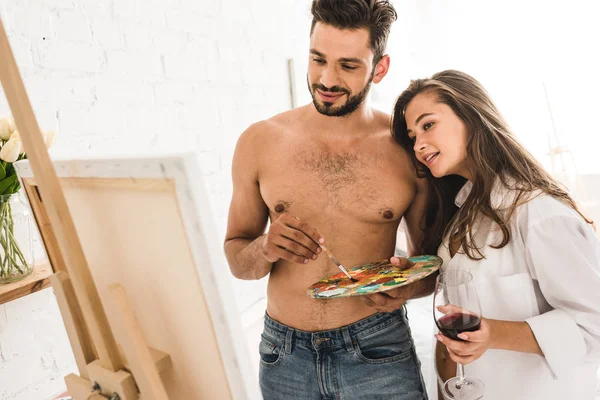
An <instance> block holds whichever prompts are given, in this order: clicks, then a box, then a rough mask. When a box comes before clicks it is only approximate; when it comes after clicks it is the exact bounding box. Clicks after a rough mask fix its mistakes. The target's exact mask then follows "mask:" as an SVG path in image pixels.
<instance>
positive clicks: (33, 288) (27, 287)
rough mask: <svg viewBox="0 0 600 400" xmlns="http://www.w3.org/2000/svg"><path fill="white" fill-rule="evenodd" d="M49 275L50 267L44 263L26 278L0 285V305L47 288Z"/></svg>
mask: <svg viewBox="0 0 600 400" xmlns="http://www.w3.org/2000/svg"><path fill="white" fill-rule="evenodd" d="M50 275H52V267H51V266H50V264H49V263H48V262H47V261H46V262H43V263H40V264H38V265H36V266H35V269H34V270H33V272H32V273H31V274H30V275H29V276H28V277H27V278H25V279H23V280H21V281H18V282H14V283H7V284H0V304H4V303H8V302H9V301H12V300H15V299H18V298H20V297H23V296H27V295H28V294H31V293H35V292H37V291H39V290H42V289H44V288H47V287H49V286H50Z"/></svg>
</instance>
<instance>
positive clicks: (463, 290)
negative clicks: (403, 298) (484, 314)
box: [433, 270, 485, 400]
mask: <svg viewBox="0 0 600 400" xmlns="http://www.w3.org/2000/svg"><path fill="white" fill-rule="evenodd" d="M433 318H434V320H435V324H436V325H437V327H438V328H439V330H440V332H441V333H442V334H443V335H444V336H446V337H448V338H450V339H452V340H458V341H463V340H462V339H460V338H459V337H458V335H459V334H460V333H462V332H473V331H476V330H478V329H479V326H480V325H481V305H480V304H479V297H478V296H477V290H476V289H475V284H474V283H473V275H471V274H470V273H468V272H466V271H458V270H454V271H448V272H443V273H441V274H440V275H438V277H437V279H436V282H435V292H434V296H433ZM484 391H485V384H484V383H483V382H482V381H480V380H479V379H474V378H467V377H465V371H464V366H463V365H461V364H458V376H456V377H454V378H450V379H448V380H447V381H446V382H445V383H444V387H443V389H442V392H443V393H444V396H446V397H447V398H448V399H462V400H477V399H481V398H483V393H484Z"/></svg>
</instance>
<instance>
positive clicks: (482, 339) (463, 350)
mask: <svg viewBox="0 0 600 400" xmlns="http://www.w3.org/2000/svg"><path fill="white" fill-rule="evenodd" d="M458 337H459V338H461V339H462V340H464V342H461V341H458V340H452V339H450V338H448V337H446V336H444V335H442V334H441V333H438V334H437V335H435V338H436V339H437V340H439V341H440V342H441V343H443V344H444V345H446V348H447V349H448V354H450V358H451V359H452V360H454V361H455V362H457V363H459V364H462V365H467V364H470V363H472V362H473V361H475V360H477V359H478V358H479V357H481V356H482V355H483V353H485V352H486V351H487V350H488V349H489V348H491V340H490V337H491V324H490V323H489V322H488V320H487V319H485V318H482V319H481V326H480V328H479V330H477V331H475V332H463V333H461V334H459V335H458Z"/></svg>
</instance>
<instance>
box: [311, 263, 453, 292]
mask: <svg viewBox="0 0 600 400" xmlns="http://www.w3.org/2000/svg"><path fill="white" fill-rule="evenodd" d="M409 260H410V261H412V262H414V263H415V265H413V266H412V267H411V268H409V269H405V270H403V271H402V270H400V269H399V268H397V267H395V266H393V265H392V264H391V263H390V261H389V260H383V261H379V262H374V263H368V264H363V265H359V266H357V267H354V268H350V269H349V270H348V272H349V273H350V275H352V277H353V278H354V279H357V280H358V282H353V281H351V280H350V279H348V278H347V277H346V275H344V274H343V273H341V272H340V273H338V274H335V275H332V276H330V277H328V278H325V279H321V280H320V281H318V282H316V283H314V284H313V285H312V286H311V287H309V288H308V290H307V291H306V293H307V294H308V295H309V296H310V297H313V298H315V299H334V298H339V297H350V296H361V295H365V294H371V293H378V292H384V291H386V290H391V289H395V288H398V287H400V286H404V285H408V284H410V283H413V282H415V281H418V280H419V279H423V278H425V277H426V276H428V275H431V274H432V273H434V272H435V271H437V270H438V269H439V268H440V266H441V265H442V259H441V258H439V257H437V256H416V257H410V258H409Z"/></svg>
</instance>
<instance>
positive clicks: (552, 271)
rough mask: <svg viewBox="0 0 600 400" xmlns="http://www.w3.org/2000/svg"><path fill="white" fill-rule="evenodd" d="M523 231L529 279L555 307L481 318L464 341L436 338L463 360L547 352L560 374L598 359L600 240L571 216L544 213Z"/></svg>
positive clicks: (599, 331) (551, 365)
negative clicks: (523, 315) (522, 315)
mask: <svg viewBox="0 0 600 400" xmlns="http://www.w3.org/2000/svg"><path fill="white" fill-rule="evenodd" d="M525 233H526V236H525V237H524V240H525V247H526V249H527V251H526V253H527V254H525V255H524V256H525V257H527V264H528V266H529V267H530V273H531V276H532V279H534V280H537V282H538V284H539V286H540V290H541V292H542V294H543V295H544V298H545V300H546V301H547V302H548V304H550V305H551V306H552V307H553V308H554V309H553V310H551V311H548V312H545V313H543V314H540V315H537V316H534V317H531V318H529V319H527V320H526V321H521V322H512V321H500V320H489V319H485V318H484V319H483V320H482V323H481V328H480V329H479V330H478V331H476V332H465V333H462V334H461V335H459V337H460V338H461V339H464V340H466V342H460V341H453V340H450V339H448V338H446V337H443V336H442V335H436V338H437V339H438V340H439V341H440V342H442V343H444V344H445V345H446V346H447V348H448V352H449V354H450V357H451V358H452V359H453V360H455V361H456V362H460V363H462V364H468V363H470V362H473V361H474V360H476V359H478V358H479V357H481V355H482V354H483V353H484V352H485V351H487V350H488V349H498V350H509V351H518V352H522V353H532V354H538V355H541V356H543V357H545V359H546V362H547V363H548V366H549V368H550V369H551V371H552V373H553V374H554V375H555V376H557V377H560V376H562V375H564V374H568V373H569V372H570V371H572V370H573V367H575V366H577V365H581V364H582V363H583V362H584V359H585V358H588V357H590V358H594V359H599V358H600V266H599V262H600V243H599V242H598V239H597V238H596V237H595V236H594V234H593V232H592V231H591V229H589V228H588V227H587V226H585V224H584V223H583V222H582V221H581V220H580V219H579V218H577V217H575V216H553V217H549V218H546V219H544V220H543V221H541V222H539V223H536V224H535V225H534V226H531V227H529V228H528V229H527V232H525ZM513 240H515V239H514V238H513Z"/></svg>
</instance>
